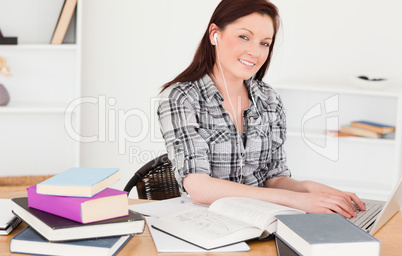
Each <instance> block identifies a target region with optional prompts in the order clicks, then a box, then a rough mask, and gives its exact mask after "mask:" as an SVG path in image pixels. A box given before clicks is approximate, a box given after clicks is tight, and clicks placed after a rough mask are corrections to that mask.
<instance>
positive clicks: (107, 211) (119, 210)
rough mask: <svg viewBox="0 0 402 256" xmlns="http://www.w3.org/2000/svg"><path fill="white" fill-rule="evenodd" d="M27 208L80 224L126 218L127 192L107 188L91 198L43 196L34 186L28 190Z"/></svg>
mask: <svg viewBox="0 0 402 256" xmlns="http://www.w3.org/2000/svg"><path fill="white" fill-rule="evenodd" d="M27 190H28V205H29V207H32V208H35V209H38V210H41V211H45V212H48V213H51V214H54V215H58V216H61V217H64V218H67V219H70V220H74V221H77V222H80V223H91V222H96V221H102V220H107V219H113V218H118V217H123V216H128V199H127V192H125V191H120V190H117V189H112V188H107V189H105V190H103V191H101V192H99V193H98V194H96V195H94V196H93V197H70V196H55V195H43V194H38V193H37V192H36V185H34V186H32V187H29V188H28V189H27Z"/></svg>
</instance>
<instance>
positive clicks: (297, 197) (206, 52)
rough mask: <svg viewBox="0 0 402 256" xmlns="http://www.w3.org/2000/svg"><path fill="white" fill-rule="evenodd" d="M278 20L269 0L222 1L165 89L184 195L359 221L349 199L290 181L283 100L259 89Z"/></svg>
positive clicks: (167, 129) (163, 119) (166, 128)
mask: <svg viewBox="0 0 402 256" xmlns="http://www.w3.org/2000/svg"><path fill="white" fill-rule="evenodd" d="M278 27H279V16H278V12H277V8H276V6H274V5H273V4H272V3H270V2H267V1H266V0H251V1H250V0H222V1H221V2H220V4H219V5H218V6H217V8H216V10H215V12H214V13H213V15H212V17H211V20H210V22H209V24H208V28H207V30H206V32H205V34H204V36H203V38H202V40H201V43H200V45H199V47H198V49H197V52H196V54H195V56H194V59H193V61H192V63H191V64H190V66H189V67H188V68H187V69H186V70H185V71H183V72H182V73H181V74H180V75H179V76H177V77H176V78H175V79H174V80H173V81H171V82H169V83H167V84H165V85H164V88H163V90H162V91H163V93H162V95H161V98H162V99H163V100H162V101H161V104H160V106H159V108H158V116H159V122H160V125H161V131H162V135H163V137H164V139H165V142H166V147H167V151H168V155H169V159H170V160H171V161H172V164H173V168H174V170H175V174H176V178H177V180H178V182H179V184H180V187H181V190H182V192H187V193H188V194H189V195H190V196H191V198H192V199H193V201H194V202H197V203H203V204H210V203H212V202H213V201H215V200H216V199H219V198H222V197H228V196H243V197H251V198H256V199H260V200H265V201H269V202H272V203H277V204H281V205H285V206H288V207H292V208H297V209H301V210H304V211H306V212H308V213H326V212H337V213H340V214H342V215H343V216H345V217H347V218H350V217H352V216H356V213H355V208H354V206H353V202H354V203H355V204H357V206H358V207H359V208H360V209H362V210H364V209H365V207H364V204H363V203H362V202H361V201H360V199H359V198H358V197H357V196H356V195H355V194H353V193H349V192H342V191H339V190H337V189H334V188H331V187H328V186H325V185H323V184H319V183H316V182H312V181H296V180H294V179H292V178H290V171H289V169H288V167H287V166H286V156H285V153H284V150H283V145H284V142H285V137H286V120H285V113H284V109H283V105H282V102H281V100H280V97H279V95H278V94H276V92H275V91H274V90H273V89H272V88H271V87H270V86H268V85H267V84H265V83H264V82H262V78H263V77H264V75H265V73H266V71H267V69H268V67H269V64H270V60H271V57H272V51H273V48H274V45H275V39H276V33H277V31H278Z"/></svg>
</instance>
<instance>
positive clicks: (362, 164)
mask: <svg viewBox="0 0 402 256" xmlns="http://www.w3.org/2000/svg"><path fill="white" fill-rule="evenodd" d="M272 87H273V88H274V89H275V90H276V91H277V92H278V93H279V95H280V96H281V98H282V101H283V104H284V107H285V109H286V116H287V121H286V122H287V126H288V132H287V140H286V143H285V150H286V154H287V164H288V166H289V168H290V170H291V172H292V176H293V177H295V178H296V179H312V180H316V181H318V182H322V183H325V184H327V185H330V186H335V187H338V188H340V189H344V190H348V191H352V192H355V193H358V194H359V196H360V197H363V198H370V197H372V196H375V197H378V198H381V199H384V197H385V196H386V195H387V194H388V193H389V191H390V190H391V189H392V187H393V186H394V183H395V181H396V180H399V179H400V178H401V177H402V162H401V157H400V156H401V154H402V86H398V85H396V84H394V85H393V86H388V87H386V88H384V89H382V90H366V89H362V88H359V87H358V86H356V85H354V84H353V83H352V82H349V83H348V82H346V83H336V82H311V83H309V82H294V81H293V82H289V81H283V82H280V83H279V82H278V83H272ZM334 95H337V98H336V99H335V100H334V101H327V100H328V99H332V97H333V96H334ZM327 102H328V103H331V104H332V105H326V104H327ZM334 103H337V105H335V104H334ZM317 106H318V107H319V108H318V107H317ZM327 107H328V108H327ZM313 109H314V111H313ZM354 120H369V121H373V122H379V123H384V124H389V125H394V126H395V127H396V131H395V134H394V138H381V139H376V138H365V137H333V136H331V135H327V134H326V132H325V131H326V129H328V128H327V127H334V126H335V125H336V124H338V126H340V125H345V124H348V123H350V122H351V121H354ZM302 128H303V130H304V132H305V133H304V136H302V134H301V131H302ZM304 139H305V140H304ZM334 140H337V141H336V143H334ZM353 184H354V185H353Z"/></svg>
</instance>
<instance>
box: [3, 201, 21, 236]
mask: <svg viewBox="0 0 402 256" xmlns="http://www.w3.org/2000/svg"><path fill="white" fill-rule="evenodd" d="M12 208H13V202H12V201H11V199H0V235H8V234H10V233H11V231H13V230H14V229H15V228H16V227H18V225H19V224H20V223H21V220H20V219H19V218H18V217H17V216H15V215H14V214H13V213H12Z"/></svg>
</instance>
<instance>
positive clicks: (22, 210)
mask: <svg viewBox="0 0 402 256" xmlns="http://www.w3.org/2000/svg"><path fill="white" fill-rule="evenodd" d="M12 201H13V202H14V207H13V212H14V214H15V215H17V216H18V217H19V218H21V219H22V220H23V221H24V222H26V223H27V224H28V225H29V226H31V227H32V228H33V229H35V231H36V232H38V233H39V234H41V235H42V236H43V237H45V238H46V239H47V240H49V241H51V242H57V241H69V240H79V239H87V238H99V237H108V236H121V235H127V234H138V233H142V232H143V231H144V227H145V220H144V219H143V218H142V216H141V215H140V214H137V213H134V212H132V211H130V212H129V216H126V217H120V218H116V219H111V220H105V221H99V222H93V223H89V224H82V223H79V222H76V221H73V220H69V219H66V218H63V217H60V216H57V215H54V214H51V213H47V212H44V211H41V210H37V209H34V208H30V207H28V198H27V197H21V198H13V199H12Z"/></svg>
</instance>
